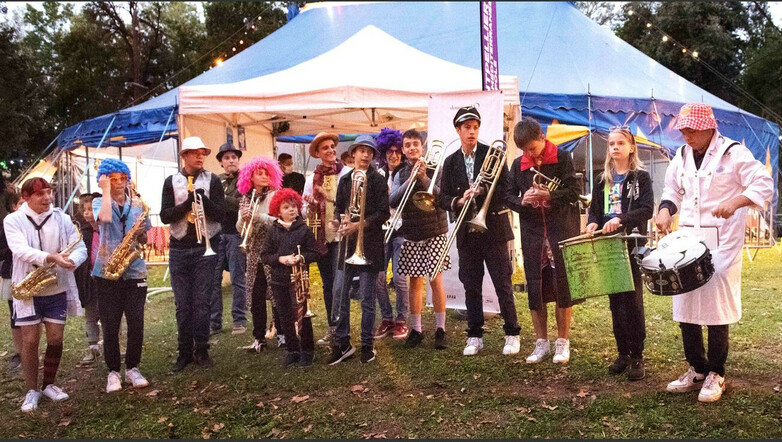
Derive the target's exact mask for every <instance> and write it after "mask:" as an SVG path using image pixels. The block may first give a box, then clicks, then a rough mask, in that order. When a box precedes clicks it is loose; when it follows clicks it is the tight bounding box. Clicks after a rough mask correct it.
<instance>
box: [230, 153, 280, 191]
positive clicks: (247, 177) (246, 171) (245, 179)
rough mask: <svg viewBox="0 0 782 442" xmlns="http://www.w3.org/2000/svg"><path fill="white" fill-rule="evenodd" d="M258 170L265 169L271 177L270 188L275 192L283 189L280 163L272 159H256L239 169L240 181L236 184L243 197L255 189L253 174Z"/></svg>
mask: <svg viewBox="0 0 782 442" xmlns="http://www.w3.org/2000/svg"><path fill="white" fill-rule="evenodd" d="M256 169H264V170H265V171H266V175H268V176H269V187H271V188H272V189H274V190H279V189H280V188H282V170H281V169H280V165H279V163H277V161H275V160H273V159H271V158H264V157H255V158H253V159H251V160H250V161H249V162H247V163H244V165H243V166H242V168H241V169H239V180H238V181H237V182H236V189H237V190H238V191H239V193H241V194H242V195H245V194H247V192H249V191H250V190H252V188H253V181H252V178H253V172H255V170H256Z"/></svg>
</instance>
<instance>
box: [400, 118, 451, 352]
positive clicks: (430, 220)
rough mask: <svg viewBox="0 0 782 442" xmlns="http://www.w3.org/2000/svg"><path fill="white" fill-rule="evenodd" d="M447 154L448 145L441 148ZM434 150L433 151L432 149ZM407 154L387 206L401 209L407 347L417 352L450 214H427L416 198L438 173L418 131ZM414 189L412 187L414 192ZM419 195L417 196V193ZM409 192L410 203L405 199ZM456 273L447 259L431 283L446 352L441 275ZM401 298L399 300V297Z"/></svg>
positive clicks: (438, 337) (405, 141)
mask: <svg viewBox="0 0 782 442" xmlns="http://www.w3.org/2000/svg"><path fill="white" fill-rule="evenodd" d="M441 148H442V152H445V146H442V145H441ZM430 149H433V147H430ZM402 151H403V152H404V154H405V158H406V161H405V162H404V163H403V164H402V165H401V166H400V168H399V172H398V173H396V174H395V175H394V183H393V186H392V188H391V195H390V196H389V199H388V203H389V205H390V206H391V207H393V208H395V209H397V210H401V220H402V226H401V227H400V228H399V235H400V236H401V237H402V238H403V239H404V242H403V243H402V245H401V256H400V257H399V269H398V270H397V271H399V273H400V274H401V275H403V276H409V277H410V293H411V297H410V332H409V335H408V336H407V341H406V342H405V346H406V347H416V346H418V345H419V344H420V343H421V342H422V341H423V334H422V328H421V311H422V310H423V298H424V297H425V296H426V287H425V283H426V277H427V276H429V275H431V274H432V273H433V272H434V271H435V268H434V267H435V266H436V265H437V258H438V257H439V256H440V254H442V253H443V252H444V249H445V243H446V237H447V234H448V221H447V220H446V217H445V211H444V210H443V209H442V208H440V207H438V206H436V205H435V206H433V207H432V208H433V209H434V210H425V209H422V208H420V207H418V205H417V204H415V203H416V199H415V195H420V194H419V193H418V192H426V191H427V189H428V188H429V187H430V184H431V181H432V179H434V180H435V181H437V177H435V176H434V173H435V170H436V169H431V170H427V161H426V159H424V157H423V151H424V136H423V134H421V132H418V131H417V130H415V129H410V130H408V131H407V132H405V133H404V135H403V136H402ZM435 155H438V158H435V157H432V158H430V161H432V162H434V163H435V164H436V163H437V162H440V161H442V158H439V157H440V156H442V155H441V154H439V153H435ZM410 186H413V188H412V189H410ZM439 190H440V189H439V187H437V186H436V185H435V186H434V187H433V193H434V194H435V195H433V196H434V197H435V198H436V195H439ZM413 192H415V193H413ZM406 193H407V195H408V197H407V199H405V200H404V201H403V199H404V195H405V194H406ZM449 268H451V262H450V259H448V258H446V262H445V265H444V266H443V269H441V270H440V271H438V272H437V276H435V277H434V278H432V279H431V280H430V281H429V285H430V286H431V287H432V303H433V304H434V312H435V313H434V316H435V333H434V346H435V348H437V349H444V348H446V347H447V345H446V339H445V337H446V335H445V290H444V288H443V278H442V270H448V269H449ZM397 296H399V295H397Z"/></svg>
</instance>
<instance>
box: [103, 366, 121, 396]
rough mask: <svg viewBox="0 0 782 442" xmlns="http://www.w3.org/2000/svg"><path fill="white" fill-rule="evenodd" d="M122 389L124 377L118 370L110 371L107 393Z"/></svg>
mask: <svg viewBox="0 0 782 442" xmlns="http://www.w3.org/2000/svg"><path fill="white" fill-rule="evenodd" d="M120 390H122V379H120V378H119V373H118V372H116V371H110V372H109V379H108V380H107V381H106V393H114V392H115V391H120Z"/></svg>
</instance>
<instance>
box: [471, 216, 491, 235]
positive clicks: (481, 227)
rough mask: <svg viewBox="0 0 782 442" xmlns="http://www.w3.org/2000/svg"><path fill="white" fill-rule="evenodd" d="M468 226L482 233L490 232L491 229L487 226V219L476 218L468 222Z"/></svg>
mask: <svg viewBox="0 0 782 442" xmlns="http://www.w3.org/2000/svg"><path fill="white" fill-rule="evenodd" d="M467 225H468V226H470V227H472V228H473V229H474V230H477V231H478V232H481V233H485V232H488V231H489V228H488V227H487V226H486V218H478V217H477V216H476V217H475V218H473V219H471V220H469V221H467Z"/></svg>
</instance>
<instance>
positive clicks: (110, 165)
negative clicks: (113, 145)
mask: <svg viewBox="0 0 782 442" xmlns="http://www.w3.org/2000/svg"><path fill="white" fill-rule="evenodd" d="M115 172H116V173H124V174H125V175H127V176H128V181H130V169H129V168H128V166H127V164H125V163H123V162H122V161H120V160H115V159H114V158H106V159H104V160H102V161H101V162H100V166H98V176H97V178H98V179H100V177H101V175H109V174H112V173H115Z"/></svg>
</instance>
